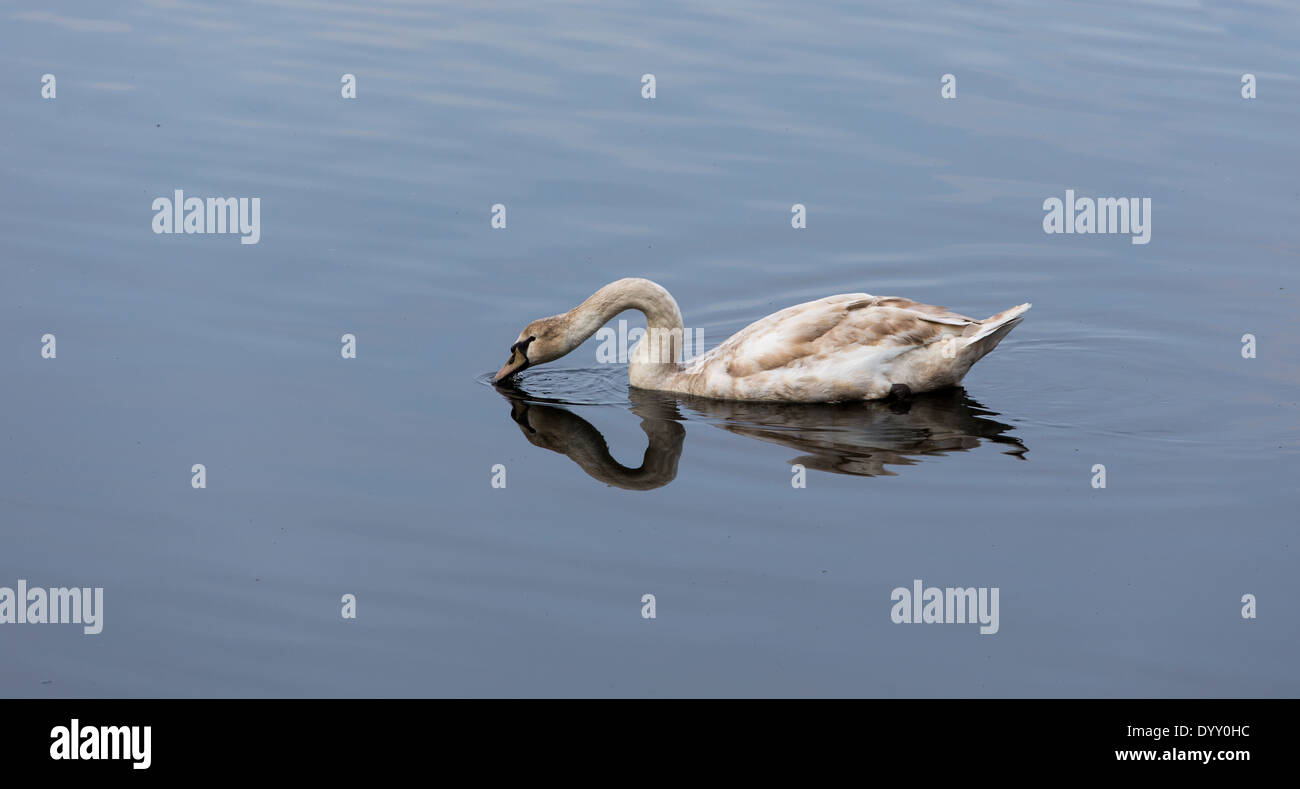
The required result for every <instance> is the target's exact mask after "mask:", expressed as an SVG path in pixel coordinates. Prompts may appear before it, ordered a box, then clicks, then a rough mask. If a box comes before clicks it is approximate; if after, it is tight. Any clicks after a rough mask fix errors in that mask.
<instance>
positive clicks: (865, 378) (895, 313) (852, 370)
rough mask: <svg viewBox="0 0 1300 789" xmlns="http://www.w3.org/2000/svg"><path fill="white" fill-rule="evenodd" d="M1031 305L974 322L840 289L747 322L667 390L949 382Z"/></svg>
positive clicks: (816, 396)
mask: <svg viewBox="0 0 1300 789" xmlns="http://www.w3.org/2000/svg"><path fill="white" fill-rule="evenodd" d="M1028 309H1029V305H1028V304H1022V305H1020V306H1018V307H1013V308H1012V309H1010V310H1007V311H1005V312H1002V313H999V314H997V315H994V316H993V317H991V318H988V319H986V320H983V321H980V320H975V319H973V318H968V317H966V316H965V315H960V314H958V313H955V312H952V311H951V310H948V309H946V308H944V307H936V306H933V305H930V304H921V303H919V302H915V301H911V300H909V299H904V298H898V297H893V296H872V295H871V294H868V293H846V294H841V295H838V296H829V297H827V298H824V299H818V300H817V301H810V302H807V303H804V304H797V305H795V306H793V307H789V308H787V309H784V310H781V311H779V312H775V313H773V314H771V315H769V316H767V317H766V318H763V319H762V320H759V321H757V322H755V323H752V324H750V325H749V326H747V327H745V328H744V329H742V330H741V331H739V332H737V333H736V334H735V335H733V336H732V337H731V338H730V339H728V340H727V341H726V342H724V343H722V344H721V345H719V346H718V347H716V348H714V349H713V350H711V351H709V352H707V353H705V354H702V355H700V356H698V357H696V358H694V359H692V360H691V361H689V362H687V363H686V364H685V365H684V367H683V370H682V372H681V373H680V374H679V375H677V376H676V377H675V380H674V382H673V385H672V387H671V388H672V389H673V390H675V391H680V392H684V393H687V394H695V395H701V396H704V397H721V398H727V399H736V400H784V401H797V402H843V401H852V400H877V399H881V398H884V397H887V396H889V394H890V392H891V389H892V388H893V387H894V386H895V385H897V384H902V385H904V386H906V387H907V388H908V389H909V390H910V391H911V392H913V393H920V392H926V391H930V390H933V389H941V388H944V387H947V386H955V385H956V384H958V383H960V382H961V379H962V377H963V376H965V375H966V372H967V371H968V370H970V367H971V365H973V364H974V363H975V362H976V361H978V360H979V359H980V358H982V357H983V356H984V355H985V354H987V353H988V352H989V351H991V350H993V348H994V347H996V346H997V344H998V343H999V342H1001V341H1002V338H1003V337H1005V336H1006V334H1007V333H1008V332H1009V331H1010V330H1011V329H1012V328H1014V327H1015V325H1016V324H1018V323H1019V322H1020V320H1021V317H1022V316H1023V314H1024V312H1025V311H1026V310H1028Z"/></svg>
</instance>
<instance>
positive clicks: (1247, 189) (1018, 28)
mask: <svg viewBox="0 0 1300 789" xmlns="http://www.w3.org/2000/svg"><path fill="white" fill-rule="evenodd" d="M1298 36H1300V8H1297V7H1296V6H1295V5H1294V4H1289V3H1274V2H1241V3H1231V4H1207V3H1201V2H1196V1H1195V0H1187V1H1186V2H1173V1H1170V2H1130V1H1128V0H1125V1H1124V2H1110V3H1036V2H978V3H973V2H966V1H964V0H962V1H953V2H927V3H874V2H873V3H852V2H836V3H814V4H804V3H794V4H791V3H777V2H744V3H741V2H716V3H708V4H684V3H660V2H653V3H652V2H641V3H617V4H612V3H599V2H586V3H563V4H561V3H546V4H536V3H526V2H506V3H491V4H461V5H460V7H457V6H453V5H432V4H422V3H411V2H366V3H352V4H339V3H326V2H316V1H315V0H274V1H271V2H256V3H254V2H246V3H237V2H232V3H216V2H164V1H163V0H153V1H152V2H123V3H111V4H110V3H98V2H90V0H76V1H75V2H68V3H60V4H56V5H51V4H45V3H35V2H29V1H28V0H20V2H17V3H8V4H5V5H4V6H2V7H0V97H2V98H3V100H2V101H0V135H2V136H0V173H2V175H3V180H2V181H0V238H3V253H0V382H2V386H0V403H2V404H3V409H2V410H3V414H4V416H3V421H2V423H0V447H3V452H0V586H8V587H13V586H14V585H15V584H16V583H17V582H18V581H19V579H23V580H26V581H27V582H28V584H29V585H32V586H44V587H64V586H68V587H72V586H88V587H102V588H103V589H104V610H103V631H102V632H101V633H100V634H98V635H85V634H83V632H82V628H81V627H78V626H75V625H72V624H65V625H52V624H44V625H41V624H17V623H4V624H0V654H3V656H4V658H3V661H2V662H0V695H3V696H37V697H39V696H207V695H216V696H264V695H270V696H304V695H307V696H315V695H324V696H351V695H383V696H411V695H414V696H431V695H484V694H486V695H512V696H513V695H530V696H531V695H548V696H551V695H582V696H588V695H595V696H603V695H634V696H641V695H646V696H660V695H709V696H714V695H783V696H785V695H790V696H804V695H870V696H985V695H1011V696H1042V695H1047V696H1131V695H1137V696H1239V695H1246V696H1270V695H1287V696H1295V695H1297V694H1298V693H1300V679H1297V675H1296V671H1295V666H1296V664H1297V658H1298V657H1300V654H1298V653H1300V617H1298V616H1297V600H1300V573H1297V571H1296V560H1297V555H1296V549H1297V546H1296V545H1295V537H1296V523H1297V520H1296V511H1297V505H1298V504H1300V501H1298V500H1297V499H1298V497H1297V494H1296V490H1297V487H1296V484H1295V479H1296V473H1297V459H1298V454H1300V419H1298V418H1297V394H1296V392H1297V382H1298V381H1300V361H1298V357H1297V352H1298V350H1300V342H1297V334H1298V333H1300V321H1298V320H1297V315H1298V314H1300V311H1298V310H1297V294H1300V282H1298V281H1297V267H1296V263H1297V253H1300V231H1297V228H1296V207H1297V201H1298V200H1300V188H1298V187H1297V178H1296V177H1297V172H1298V170H1297V163H1298V162H1300V156H1298V154H1300V146H1298V144H1297V134H1296V132H1297V130H1300V79H1298V77H1300V50H1298V49H1297V48H1296V46H1295V43H1296V41H1297V38H1298ZM1247 73H1249V74H1253V75H1254V77H1255V80H1256V90H1257V95H1256V97H1255V98H1253V99H1247V98H1243V96H1242V89H1243V83H1242V75H1243V74H1247ZM45 74H52V75H54V77H55V78H56V83H55V85H56V93H55V96H54V98H43V97H42V77H43V75H45ZM344 74H352V75H354V76H355V78H356V98H355V99H346V98H343V96H342V84H341V80H342V79H343V75H344ZM643 74H653V75H654V76H655V83H656V94H655V97H654V98H653V99H647V98H643V96H642V75H643ZM944 74H952V75H953V76H954V77H955V79H956V97H955V98H951V99H945V98H943V97H942V96H941V88H942V84H941V78H942V76H943V75H944ZM177 189H182V190H184V191H185V193H186V194H187V195H192V196H205V197H212V196H221V197H226V196H231V197H241V196H242V197H258V198H260V200H261V222H260V232H261V236H260V241H259V243H257V244H241V243H240V242H239V239H238V237H237V236H236V235H198V234H193V235H186V234H171V235H167V234H155V233H154V232H153V231H152V229H151V223H152V221H153V219H154V211H153V209H152V208H151V205H152V202H153V200H154V199H155V198H157V197H163V196H166V197H170V196H171V195H172V194H173V192H174V190H177ZM1067 189H1073V190H1075V191H1076V192H1077V193H1078V194H1079V195H1087V196H1092V197H1104V196H1133V197H1149V198H1151V200H1152V214H1151V238H1150V243H1148V244H1145V245H1141V244H1132V243H1130V239H1129V237H1128V236H1124V235H1048V234H1046V233H1045V232H1044V230H1043V218H1044V209H1043V202H1044V200H1046V199H1047V198H1050V197H1053V196H1055V197H1060V198H1063V197H1064V195H1065V190H1067ZM795 203H801V204H803V205H805V206H806V208H807V227H806V229H794V228H792V226H791V218H792V214H791V206H792V205H793V204H795ZM494 204H502V205H504V206H505V207H506V212H507V213H506V218H507V226H506V227H505V228H504V229H495V228H493V227H492V225H491V219H492V206H493V205H494ZM624 276H642V277H648V278H651V279H654V280H656V281H657V282H659V283H661V284H663V285H664V286H665V287H667V288H668V289H669V290H670V291H671V292H672V293H673V294H674V295H675V296H676V298H677V300H678V302H679V304H680V305H681V308H682V311H683V313H684V315H685V318H686V323H687V325H688V327H692V328H699V329H701V330H702V332H703V335H704V339H705V344H706V345H708V346H712V345H715V344H717V343H718V342H721V341H722V340H723V339H725V338H726V337H727V336H729V335H730V334H731V333H732V332H734V331H736V330H738V329H740V328H742V327H743V326H745V325H746V324H748V323H749V322H750V321H752V320H755V319H757V318H760V317H762V316H764V315H767V314H768V313H770V312H772V311H775V310H777V309H779V308H782V307H785V306H789V305H791V304H795V303H798V302H801V301H807V300H810V299H814V298H818V297H821V296H825V295H830V294H834V293H843V292H860V291H865V292H869V293H873V294H878V295H898V296H905V297H908V298H912V299H916V300H918V301H923V302H929V303H935V304H942V305H945V306H948V307H950V308H952V309H954V310H957V311H959V312H962V313H965V314H969V315H973V316H975V317H984V316H987V315H990V314H992V313H994V312H997V311H1000V310H1002V309H1005V308H1007V307H1010V306H1012V305H1015V304H1019V303H1021V302H1025V301H1032V302H1033V304H1034V307H1033V309H1032V311H1031V312H1030V313H1029V315H1028V317H1027V319H1026V321H1025V322H1024V323H1023V324H1022V325H1020V326H1019V327H1018V328H1017V329H1016V330H1015V331H1014V332H1012V334H1011V335H1010V336H1009V337H1008V338H1007V339H1006V340H1004V341H1003V343H1002V344H1001V346H1000V347H998V349H997V350H996V351H994V352H993V354H991V355H990V356H989V357H988V358H986V359H984V360H983V361H982V362H980V363H979V364H978V365H977V366H976V367H975V368H974V370H973V371H972V372H971V374H970V375H969V376H968V377H967V378H966V380H965V386H964V391H956V392H948V393H945V394H941V395H938V396H935V397H929V398H918V399H917V400H916V401H915V402H913V403H912V404H911V405H910V407H908V405H907V404H893V405H892V406H891V405H888V404H875V403H873V404H864V405H858V406H836V407H822V408H799V407H780V406H775V407H759V406H747V405H740V404H731V405H728V404H723V403H716V402H710V401H693V400H686V399H679V398H673V397H665V396H663V395H653V394H648V393H643V392H637V391H629V389H628V386H627V378H626V371H625V367H624V366H622V365H610V364H600V363H598V362H597V342H596V340H594V339H593V340H592V341H589V342H588V343H587V344H586V345H584V346H583V347H582V348H581V349H579V350H578V351H576V352H575V353H573V354H572V355H571V356H570V357H567V358H566V359H563V360H561V361H560V362H557V363H555V364H553V365H550V366H548V367H540V368H536V369H535V370H530V371H527V372H525V373H524V374H523V376H522V377H521V379H520V381H519V389H518V390H516V391H498V390H496V389H494V388H493V387H492V386H490V385H488V384H487V383H486V381H485V377H486V376H487V375H488V374H490V373H491V372H493V371H495V370H496V369H497V368H498V367H499V366H500V365H501V363H502V362H503V361H504V359H505V357H506V355H507V349H508V347H509V345H510V343H511V342H513V341H514V340H515V337H516V335H517V333H518V331H519V330H520V329H521V328H522V327H523V326H524V325H525V324H526V323H527V322H528V321H530V320H532V319H534V318H538V317H543V316H546V315H551V314H554V313H558V312H561V311H564V310H567V309H568V308H570V307H572V306H574V305H576V304H577V303H579V302H580V301H581V300H582V299H584V298H585V297H586V296H588V295H589V294H590V293H591V292H592V291H594V290H595V289H596V288H598V287H600V286H601V285H604V284H606V283H607V282H610V281H612V280H614V279H617V278H620V277H624ZM622 317H623V318H625V319H626V320H628V321H629V325H632V326H635V325H637V323H638V322H639V321H640V320H641V318H640V315H639V314H637V313H628V314H626V315H624V316H622ZM346 333H350V334H353V335H354V336H355V338H356V352H357V353H356V358H355V359H345V358H343V356H342V354H341V347H342V342H341V337H342V335H344V334H346ZM46 334H52V335H54V337H55V342H56V346H55V347H56V354H55V357H54V358H44V357H43V354H42V349H43V348H44V347H45V343H44V342H43V340H42V337H43V336H44V335H46ZM1246 334H1250V335H1253V337H1254V347H1255V355H1254V358H1245V357H1244V356H1243V348H1244V347H1246V346H1245V343H1244V342H1243V336H1244V335H1246ZM194 464H203V465H204V466H205V468H206V488H203V489H195V488H194V487H193V486H192V482H191V480H192V477H193V474H192V473H191V469H192V467H193V466H194ZM793 464H799V465H801V466H803V467H804V468H805V473H806V487H804V488H797V487H794V485H793V484H792V483H793V482H794V480H795V478H796V474H797V469H795V467H794V465H793ZM1097 464H1102V465H1104V466H1105V470H1106V472H1105V473H1106V486H1105V488H1095V487H1094V479H1095V477H1096V475H1095V474H1094V472H1093V468H1094V466H1096V465H1097ZM498 465H499V466H501V467H504V474H505V480H506V486H505V487H504V488H496V487H493V484H492V483H493V479H494V476H497V475H496V474H495V473H494V471H493V468H494V467H495V466H498ZM914 579H922V580H923V581H924V583H925V584H926V585H927V586H928V585H934V586H938V587H948V586H961V587H967V586H973V587H996V588H997V589H998V590H1000V613H999V621H1000V624H999V630H998V632H997V633H996V634H992V635H981V634H980V633H979V631H978V627H977V626H976V625H970V624H967V625H962V624H947V625H938V624H895V623H894V622H892V621H891V607H892V602H891V591H892V590H893V589H894V588H895V587H908V588H910V587H911V585H912V582H913V580H914ZM347 594H351V595H355V597H356V617H355V619H347V618H344V617H343V615H342V608H343V605H342V602H341V601H342V598H343V596H344V595H347ZM647 594H652V595H654V596H655V597H654V599H655V618H653V619H647V618H643V616H642V611H643V604H642V597H643V595H647ZM1246 595H1253V596H1254V599H1255V601H1256V602H1255V609H1256V610H1255V617H1254V618H1247V617H1244V616H1243V608H1244V607H1245V605H1246V604H1244V603H1243V602H1242V599H1243V597H1244V596H1246Z"/></svg>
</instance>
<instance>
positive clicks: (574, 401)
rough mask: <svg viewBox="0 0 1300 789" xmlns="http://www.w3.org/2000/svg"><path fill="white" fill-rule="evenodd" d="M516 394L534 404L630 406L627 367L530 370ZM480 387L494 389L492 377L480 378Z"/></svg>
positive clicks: (524, 376)
mask: <svg viewBox="0 0 1300 789" xmlns="http://www.w3.org/2000/svg"><path fill="white" fill-rule="evenodd" d="M517 380H518V384H519V387H518V388H517V390H516V391H518V392H519V395H520V396H521V397H522V399H524V400H526V401H529V402H535V403H558V404H561V405H618V406H626V405H630V404H631V400H629V399H628V384H627V367H626V366H621V365H607V366H604V367H580V368H558V369H545V370H528V371H525V372H523V373H521V374H520V375H519V376H518V377H517ZM478 381H479V383H482V384H484V385H486V386H493V383H492V374H491V373H488V374H486V375H481V376H479V377H478Z"/></svg>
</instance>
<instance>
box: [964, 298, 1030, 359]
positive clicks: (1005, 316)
mask: <svg viewBox="0 0 1300 789" xmlns="http://www.w3.org/2000/svg"><path fill="white" fill-rule="evenodd" d="M1031 306H1033V305H1031V304H1021V305H1019V306H1016V307H1012V308H1011V309H1009V310H1004V311H1002V312H999V313H998V314H997V315H994V316H992V317H989V318H985V319H984V320H982V321H980V323H979V324H978V325H977V326H972V327H971V328H973V329H975V333H974V334H972V335H970V336H969V337H966V338H964V339H965V341H966V342H965V347H966V348H968V349H971V350H974V351H976V352H977V353H978V354H979V356H984V355H985V354H987V353H988V352H989V351H991V350H993V349H994V348H996V347H997V346H998V343H1000V342H1002V338H1003V337H1005V336H1007V334H1008V333H1009V332H1010V331H1011V330H1012V329H1014V328H1016V326H1017V325H1019V324H1020V321H1022V320H1024V318H1025V313H1026V312H1029V308H1030V307H1031Z"/></svg>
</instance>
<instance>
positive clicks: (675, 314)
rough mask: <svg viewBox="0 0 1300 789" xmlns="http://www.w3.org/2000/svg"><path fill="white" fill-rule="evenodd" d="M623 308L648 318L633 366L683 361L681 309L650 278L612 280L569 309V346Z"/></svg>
mask: <svg viewBox="0 0 1300 789" xmlns="http://www.w3.org/2000/svg"><path fill="white" fill-rule="evenodd" d="M624 310H639V311H640V312H642V313H644V314H645V320H646V336H645V338H644V339H642V340H641V341H640V342H638V343H637V349H636V351H634V352H633V353H632V354H631V357H630V362H631V364H632V367H633V368H635V367H638V366H641V365H647V364H653V365H673V366H674V367H675V366H676V364H677V362H679V361H681V353H682V311H681V310H680V309H678V307H677V302H676V301H675V300H673V297H672V295H671V294H670V293H669V292H668V291H666V290H664V288H663V287H662V286H660V285H658V284H656V283H654V282H651V281H650V280H648V279H640V278H636V277H633V278H629V279H620V280H618V281H617V282H611V283H610V284H608V285H606V286H605V287H603V288H601V289H600V290H598V291H596V292H595V293H593V294H591V297H590V298H588V299H587V300H586V301H584V302H582V303H581V304H579V305H578V306H576V307H574V308H573V309H571V310H569V312H568V313H567V315H566V318H567V319H568V324H569V326H568V331H567V337H566V341H567V344H568V346H569V348H570V349H572V348H576V347H578V346H579V345H581V344H582V343H583V341H585V340H586V339H587V338H588V337H590V336H591V335H593V334H595V333H596V331H597V330H599V329H600V327H602V326H604V325H605V324H606V323H608V322H609V321H610V319H611V318H613V317H614V316H615V315H617V314H619V313H620V312H623V311H624ZM634 377H635V376H634ZM633 383H636V381H635V380H634V381H633Z"/></svg>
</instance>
